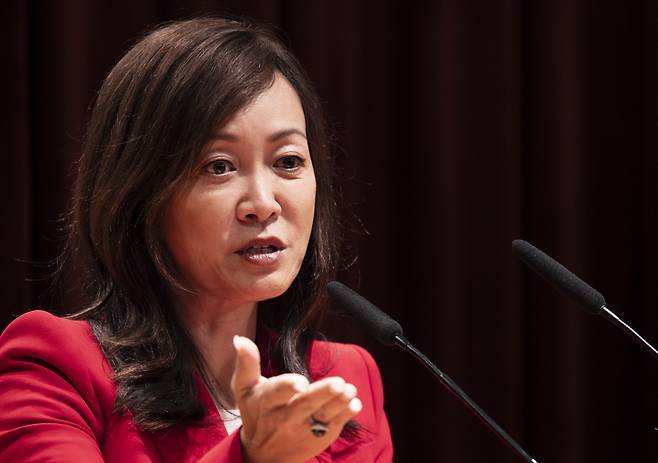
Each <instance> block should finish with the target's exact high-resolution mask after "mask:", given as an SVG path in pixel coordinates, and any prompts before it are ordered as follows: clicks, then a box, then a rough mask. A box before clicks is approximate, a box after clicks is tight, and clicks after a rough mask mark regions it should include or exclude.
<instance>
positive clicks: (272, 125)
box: [217, 72, 306, 135]
mask: <svg viewBox="0 0 658 463" xmlns="http://www.w3.org/2000/svg"><path fill="white" fill-rule="evenodd" d="M244 128H248V129H259V130H262V131H268V132H272V133H274V132H281V131H284V130H290V129H295V130H297V131H299V132H301V133H303V134H304V135H305V134H306V118H305V115H304V110H303V108H302V103H301V100H300V98H299V95H298V94H297V91H296V90H295V89H294V88H293V86H292V85H291V84H290V82H288V80H287V79H286V78H285V77H283V75H281V74H280V73H278V72H276V73H274V77H273V79H272V83H271V85H269V86H268V87H266V88H265V89H264V90H263V91H262V92H261V93H259V94H258V95H257V96H256V97H255V98H253V99H252V100H251V101H250V102H249V103H248V104H247V105H246V106H244V107H242V108H241V109H239V110H238V111H237V112H236V113H235V114H233V116H231V117H230V118H229V119H228V121H226V123H225V124H223V125H222V126H220V127H218V128H217V132H219V133H231V132H233V131H235V130H239V129H244Z"/></svg>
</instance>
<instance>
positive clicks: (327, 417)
mask: <svg viewBox="0 0 658 463" xmlns="http://www.w3.org/2000/svg"><path fill="white" fill-rule="evenodd" d="M361 408H362V406H361V401H360V400H359V399H357V398H356V387H355V386H354V385H353V384H346V385H345V389H344V391H343V393H342V394H339V395H338V396H335V397H334V398H333V399H331V400H329V401H328V402H326V403H325V404H324V405H323V406H322V407H321V408H320V409H318V410H316V411H315V412H313V418H315V419H316V420H318V421H322V422H323V423H329V422H332V421H334V420H336V419H337V418H338V417H339V416H340V415H341V414H342V413H343V412H345V411H348V412H349V417H348V418H346V419H349V418H350V417H351V416H353V415H355V414H356V413H358V412H359V411H361ZM339 421H340V420H339Z"/></svg>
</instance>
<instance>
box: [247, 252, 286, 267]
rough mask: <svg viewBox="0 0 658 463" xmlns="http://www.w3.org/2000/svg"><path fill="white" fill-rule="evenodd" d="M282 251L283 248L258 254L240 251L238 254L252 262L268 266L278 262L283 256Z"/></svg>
mask: <svg viewBox="0 0 658 463" xmlns="http://www.w3.org/2000/svg"><path fill="white" fill-rule="evenodd" d="M282 252H283V250H281V249H280V250H278V251H274V252H264V253H258V254H252V253H246V252H239V253H238V255H239V256H240V257H242V258H243V259H244V260H246V261H247V262H249V263H250V264H254V265H262V266H267V265H273V264H276V263H277V262H278V260H279V258H280V257H281V253H282Z"/></svg>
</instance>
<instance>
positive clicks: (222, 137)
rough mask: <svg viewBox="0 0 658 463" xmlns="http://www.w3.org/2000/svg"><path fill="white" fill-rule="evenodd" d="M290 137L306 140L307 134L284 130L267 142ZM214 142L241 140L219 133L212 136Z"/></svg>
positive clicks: (273, 135)
mask: <svg viewBox="0 0 658 463" xmlns="http://www.w3.org/2000/svg"><path fill="white" fill-rule="evenodd" d="M290 135H299V136H300V137H302V138H304V139H305V140H306V134H305V133H304V132H302V131H301V130H298V129H292V128H291V129H283V130H279V131H278V132H274V133H273V134H272V135H270V136H269V137H268V138H267V141H269V142H275V141H278V140H281V139H282V138H286V137H289V136H290ZM212 140H226V141H229V142H237V141H239V140H240V138H239V137H237V136H235V135H233V134H231V133H226V132H217V133H215V134H214V135H213V136H212Z"/></svg>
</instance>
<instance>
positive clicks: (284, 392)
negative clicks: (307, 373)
mask: <svg viewBox="0 0 658 463" xmlns="http://www.w3.org/2000/svg"><path fill="white" fill-rule="evenodd" d="M308 387H309V383H308V379H306V378H305V377H304V376H302V375H298V374H294V373H285V374H282V375H279V376H275V377H273V378H270V379H268V380H267V382H265V383H263V385H262V386H261V387H260V389H259V391H258V394H259V395H260V396H262V397H263V398H265V397H267V403H268V408H275V407H279V406H282V405H286V404H287V403H288V402H289V401H290V399H291V398H292V397H294V396H295V395H296V394H300V393H303V392H304V391H306V390H307V389H308Z"/></svg>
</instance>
